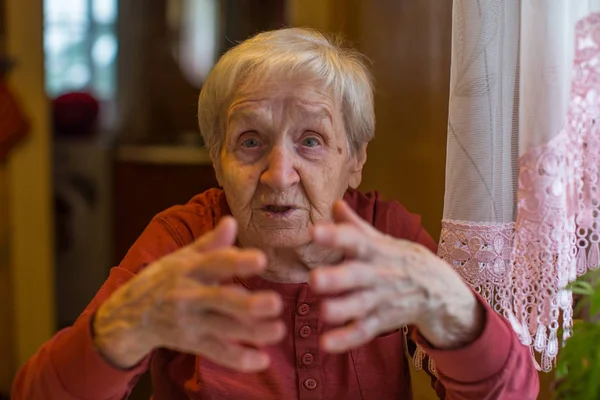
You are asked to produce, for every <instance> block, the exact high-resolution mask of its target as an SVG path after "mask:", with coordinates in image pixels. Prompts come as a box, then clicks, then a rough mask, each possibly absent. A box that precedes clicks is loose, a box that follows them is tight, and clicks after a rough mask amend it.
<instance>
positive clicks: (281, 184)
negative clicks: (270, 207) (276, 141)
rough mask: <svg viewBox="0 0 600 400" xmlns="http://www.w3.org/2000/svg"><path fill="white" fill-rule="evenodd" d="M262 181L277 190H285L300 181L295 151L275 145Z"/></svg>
mask: <svg viewBox="0 0 600 400" xmlns="http://www.w3.org/2000/svg"><path fill="white" fill-rule="evenodd" d="M260 181H261V183H263V184H265V185H267V186H269V187H270V188H271V189H273V190H276V191H285V190H287V189H289V188H290V187H292V186H294V185H295V184H297V183H298V182H300V176H299V175H298V171H296V166H295V160H294V154H293V152H292V151H291V150H290V149H287V148H285V146H275V147H273V148H272V149H271V152H270V154H269V156H268V164H267V168H266V169H265V171H264V172H263V174H262V175H261V177H260Z"/></svg>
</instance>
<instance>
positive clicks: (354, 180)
mask: <svg viewBox="0 0 600 400" xmlns="http://www.w3.org/2000/svg"><path fill="white" fill-rule="evenodd" d="M366 162H367V143H363V144H361V145H360V147H359V148H358V149H356V151H355V153H354V155H353V156H351V162H350V179H349V181H348V186H350V187H351V188H352V189H356V188H357V187H358V186H359V185H360V182H361V181H362V171H363V167H364V166H365V163H366Z"/></svg>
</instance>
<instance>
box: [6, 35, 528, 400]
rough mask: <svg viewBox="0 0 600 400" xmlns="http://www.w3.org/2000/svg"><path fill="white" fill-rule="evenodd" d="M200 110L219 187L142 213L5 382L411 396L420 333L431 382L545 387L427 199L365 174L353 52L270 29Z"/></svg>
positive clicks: (235, 56)
mask: <svg viewBox="0 0 600 400" xmlns="http://www.w3.org/2000/svg"><path fill="white" fill-rule="evenodd" d="M198 110H199V121H200V129H201V132H202V135H203V136H204V139H205V142H206V144H207V146H208V148H209V151H210V154H211V157H212V161H213V165H214V169H215V172H216V176H217V179H218V181H219V183H220V186H221V187H222V189H213V190H209V191H207V192H205V193H202V194H200V195H198V196H196V197H194V198H193V199H192V200H191V201H190V202H189V203H188V204H186V205H184V206H176V207H173V208H170V209H168V210H166V211H164V212H162V213H160V214H158V215H157V216H156V217H155V218H154V219H153V220H152V221H151V223H150V225H149V226H148V228H147V229H146V230H145V231H144V232H143V234H142V235H141V237H140V238H139V239H138V241H137V242H136V243H135V244H134V245H133V247H132V248H131V250H130V251H129V253H128V254H127V256H126V257H125V259H124V260H123V261H122V263H121V264H120V265H119V266H118V267H116V268H114V269H113V270H112V271H111V273H110V276H109V278H108V280H107V281H106V283H105V284H104V285H103V286H102V288H101V289H100V291H99V292H98V294H97V295H96V297H95V298H94V300H93V301H92V302H91V304H90V305H89V306H88V307H87V309H86V310H85V311H84V312H83V314H82V315H81V317H80V318H79V319H78V320H77V322H76V323H75V324H74V326H73V327H70V328H67V329H65V330H63V331H61V332H59V333H58V334H57V335H56V336H55V337H54V338H52V339H51V340H50V341H49V342H48V343H46V344H45V345H44V346H43V347H42V348H41V349H40V350H39V352H38V353H37V354H36V355H34V356H33V357H32V358H31V359H30V360H29V362H28V363H27V364H26V365H25V366H24V367H23V368H22V369H21V370H20V371H19V373H18V376H17V378H16V380H15V383H14V393H13V398H14V399H28V400H30V399H35V400H40V399H61V400H62V399H87V400H96V399H97V400H101V399H102V400H109V399H123V398H126V397H127V395H128V394H129V393H130V391H131V390H132V388H133V387H134V385H135V384H136V381H137V379H138V377H139V376H140V374H142V373H143V372H145V371H146V370H147V369H148V368H151V371H152V378H153V383H154V398H155V399H156V400H163V399H164V400H167V399H170V400H173V399H191V398H193V399H247V400H267V399H273V400H280V399H285V400H287V399H356V400H358V399H369V400H385V399H408V398H411V386H410V376H409V368H408V360H407V353H408V352H409V351H408V349H409V348H411V349H413V351H414V347H415V346H414V343H417V344H418V345H419V346H421V347H422V348H423V349H424V351H425V352H426V353H427V354H428V357H431V359H432V360H433V361H434V363H435V366H436V368H437V373H436V374H435V375H434V374H433V373H432V374H431V375H432V380H433V385H434V388H435V389H436V391H437V393H438V394H439V396H440V398H447V399H459V398H460V399H477V400H481V399H518V400H525V399H534V398H535V397H536V395H537V392H538V378H537V374H536V371H535V368H534V366H533V362H532V359H531V355H530V352H529V350H528V349H527V348H526V347H524V346H522V345H521V344H520V343H519V341H518V340H517V337H516V336H515V335H514V334H513V332H512V331H511V329H510V328H509V325H508V324H507V323H506V321H504V320H503V319H502V318H501V317H499V316H498V315H497V314H496V313H494V312H493V311H492V310H491V309H490V308H489V307H488V306H487V305H486V304H485V302H484V301H482V299H481V298H480V297H478V296H477V295H476V294H474V293H473V292H472V291H471V290H470V289H469V288H468V287H467V286H466V285H465V283H463V281H462V280H461V279H460V277H459V276H458V275H457V274H456V272H455V271H454V270H453V268H452V267H451V266H449V265H447V264H446V263H444V262H443V261H442V260H440V259H439V258H438V257H437V256H436V255H435V247H436V246H435V243H434V242H433V240H432V239H431V238H430V237H429V236H428V234H427V233H426V232H425V231H424V230H423V228H422V227H421V226H420V222H419V218H418V217H416V216H414V215H412V214H410V213H408V212H407V211H406V210H405V209H404V208H403V207H402V206H400V205H399V204H398V203H394V202H385V201H382V200H381V199H380V198H379V197H378V196H377V194H373V193H372V194H368V195H364V194H361V193H360V192H358V191H357V190H356V188H357V187H358V185H359V184H360V181H361V173H362V168H363V165H364V164H365V161H366V154H367V144H368V142H369V141H370V140H371V139H372V138H373V132H374V123H375V118H374V113H373V90H372V82H371V77H370V74H369V72H368V70H367V68H366V67H365V64H364V62H363V58H362V57H361V56H360V54H358V53H357V52H355V51H353V50H351V49H347V48H343V47H341V45H339V44H337V43H336V42H333V41H331V40H329V39H327V38H325V37H324V36H323V35H321V34H319V33H317V32H313V31H309V30H305V29H282V30H278V31H273V32H266V33H262V34H259V35H257V36H255V37H253V38H252V39H249V40H247V41H245V42H243V43H241V44H240V45H238V46H237V47H235V48H233V49H232V50H230V51H229V52H227V53H226V54H225V55H224V56H223V57H222V58H221V59H220V60H219V62H218V63H217V65H216V66H215V67H214V69H213V70H212V72H211V74H210V76H209V77H208V79H207V80H206V83H205V85H204V87H203V89H202V92H201V93H200V99H199V107H198ZM82 267H84V266H82ZM404 327H407V328H406V329H404Z"/></svg>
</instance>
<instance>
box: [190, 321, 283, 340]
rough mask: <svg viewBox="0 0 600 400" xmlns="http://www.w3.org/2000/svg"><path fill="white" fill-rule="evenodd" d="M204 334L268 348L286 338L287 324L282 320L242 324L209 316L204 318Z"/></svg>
mask: <svg viewBox="0 0 600 400" xmlns="http://www.w3.org/2000/svg"><path fill="white" fill-rule="evenodd" d="M202 325H203V330H204V332H206V333H208V334H210V335H212V336H216V337H219V338H221V339H226V340H233V341H237V342H243V343H246V344H251V345H254V346H266V345H270V344H275V343H277V342H279V341H280V340H281V339H283V337H284V336H285V324H284V323H283V321H280V320H271V321H264V320H263V321H259V320H254V321H248V322H246V323H245V322H241V321H239V320H237V319H235V318H232V317H229V316H225V315H221V314H208V315H204V316H202Z"/></svg>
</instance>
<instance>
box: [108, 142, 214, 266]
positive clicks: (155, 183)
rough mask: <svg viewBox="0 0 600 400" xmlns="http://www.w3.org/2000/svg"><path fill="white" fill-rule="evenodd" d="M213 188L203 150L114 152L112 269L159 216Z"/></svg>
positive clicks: (157, 148) (130, 148)
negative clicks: (115, 156)
mask: <svg viewBox="0 0 600 400" xmlns="http://www.w3.org/2000/svg"><path fill="white" fill-rule="evenodd" d="M213 187H217V180H216V178H215V175H214V170H213V167H212V164H211V163H210V160H209V158H208V156H207V154H206V152H205V150H204V149H197V148H183V147H177V146H172V147H143V146H139V147H138V146H135V147H133V146H132V147H129V148H121V149H118V150H117V159H116V165H115V169H114V194H113V199H114V203H113V232H114V242H113V249H114V250H113V253H114V265H117V264H118V263H119V262H120V260H121V259H122V258H123V257H124V256H125V254H126V253H127V250H129V248H130V247H131V245H132V244H133V243H134V242H135V240H136V239H137V238H138V237H139V235H140V234H141V233H142V231H143V230H144V228H145V227H146V226H147V225H148V223H149V222H150V220H151V219H152V217H154V216H155V215H156V214H158V213H159V212H161V211H163V210H165V209H167V208H169V207H171V206H174V205H177V204H185V203H187V202H188V201H189V200H190V199H191V198H192V197H193V196H194V195H196V194H198V193H202V192H204V191H205V190H207V189H210V188H213Z"/></svg>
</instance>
